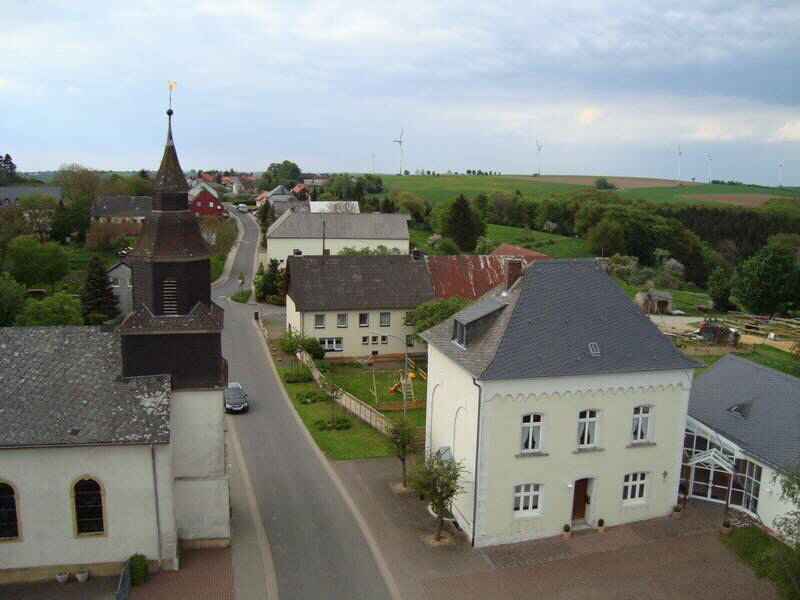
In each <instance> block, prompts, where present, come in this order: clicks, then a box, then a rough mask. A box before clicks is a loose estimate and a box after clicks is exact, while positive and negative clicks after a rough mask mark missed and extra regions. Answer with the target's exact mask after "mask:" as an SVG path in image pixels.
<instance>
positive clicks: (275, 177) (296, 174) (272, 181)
mask: <svg viewBox="0 0 800 600" xmlns="http://www.w3.org/2000/svg"><path fill="white" fill-rule="evenodd" d="M301 181H303V174H302V172H301V171H300V167H298V166H297V165H296V164H295V163H293V162H292V161H290V160H284V161H283V162H281V163H270V165H269V166H268V167H267V168H266V170H265V171H264V172H263V173H262V174H261V178H260V179H259V180H258V189H259V191H264V190H271V189H273V188H275V187H277V186H279V185H282V186H283V187H285V188H287V189H292V188H293V187H294V185H295V184H297V183H300V182H301Z"/></svg>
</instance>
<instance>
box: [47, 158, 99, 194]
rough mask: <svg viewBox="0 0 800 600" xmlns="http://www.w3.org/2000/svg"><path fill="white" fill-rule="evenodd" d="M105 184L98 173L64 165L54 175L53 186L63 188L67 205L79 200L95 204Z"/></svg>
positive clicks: (62, 191) (78, 166)
mask: <svg viewBox="0 0 800 600" xmlns="http://www.w3.org/2000/svg"><path fill="white" fill-rule="evenodd" d="M102 184H103V182H102V180H101V179H100V175H98V174H97V172H96V171H92V170H90V169H87V168H86V167H82V166H81V165H74V164H73V165H62V166H61V168H60V169H59V170H58V171H56V174H55V175H53V185H57V186H59V187H60V188H61V193H62V195H63V196H64V198H65V199H66V201H67V203H70V202H76V201H78V200H83V201H88V202H90V203H93V202H94V201H95V200H96V199H97V196H98V195H99V193H100V188H101V186H102Z"/></svg>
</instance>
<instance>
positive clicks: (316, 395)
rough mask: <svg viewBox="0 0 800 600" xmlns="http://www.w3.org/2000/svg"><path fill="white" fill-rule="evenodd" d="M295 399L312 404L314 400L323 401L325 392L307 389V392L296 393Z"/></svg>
mask: <svg viewBox="0 0 800 600" xmlns="http://www.w3.org/2000/svg"><path fill="white" fill-rule="evenodd" d="M297 400H298V401H299V402H300V403H301V404H314V403H315V402H325V400H327V398H326V397H325V394H323V393H322V392H320V391H319V390H309V391H307V392H300V393H299V394H297Z"/></svg>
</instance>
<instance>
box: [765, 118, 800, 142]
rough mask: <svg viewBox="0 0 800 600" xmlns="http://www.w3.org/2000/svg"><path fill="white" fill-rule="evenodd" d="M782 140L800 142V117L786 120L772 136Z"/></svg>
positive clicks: (775, 139) (773, 138)
mask: <svg viewBox="0 0 800 600" xmlns="http://www.w3.org/2000/svg"><path fill="white" fill-rule="evenodd" d="M771 139H772V140H773V141H780V142H800V119H793V120H791V121H786V122H785V123H784V124H783V125H781V126H780V127H779V128H778V129H777V131H775V134H774V135H773V136H772V138H771Z"/></svg>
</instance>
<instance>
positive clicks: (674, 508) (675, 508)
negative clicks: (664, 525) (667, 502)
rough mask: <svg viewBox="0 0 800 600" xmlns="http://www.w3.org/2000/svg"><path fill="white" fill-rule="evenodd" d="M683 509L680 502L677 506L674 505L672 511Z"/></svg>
mask: <svg viewBox="0 0 800 600" xmlns="http://www.w3.org/2000/svg"><path fill="white" fill-rule="evenodd" d="M682 511H683V507H682V506H681V505H680V504H676V505H675V506H673V507H672V512H682Z"/></svg>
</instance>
